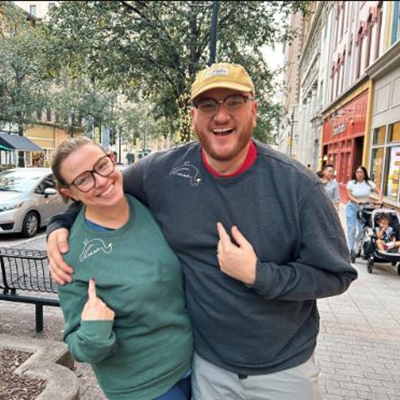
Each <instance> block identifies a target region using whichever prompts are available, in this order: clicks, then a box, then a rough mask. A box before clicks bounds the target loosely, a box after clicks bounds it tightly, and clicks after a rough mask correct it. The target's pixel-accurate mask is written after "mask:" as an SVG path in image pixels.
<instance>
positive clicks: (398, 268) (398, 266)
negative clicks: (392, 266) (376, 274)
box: [397, 263, 400, 275]
mask: <svg viewBox="0 0 400 400" xmlns="http://www.w3.org/2000/svg"><path fill="white" fill-rule="evenodd" d="M397 275H400V263H398V264H397Z"/></svg>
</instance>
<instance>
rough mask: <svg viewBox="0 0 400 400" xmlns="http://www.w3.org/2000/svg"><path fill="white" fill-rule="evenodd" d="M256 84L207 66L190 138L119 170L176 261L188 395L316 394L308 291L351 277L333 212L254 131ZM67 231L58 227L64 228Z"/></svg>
mask: <svg viewBox="0 0 400 400" xmlns="http://www.w3.org/2000/svg"><path fill="white" fill-rule="evenodd" d="M255 95H256V92H255V89H254V85H253V82H252V80H251V78H250V76H249V75H248V73H247V72H246V70H245V69H244V68H243V67H242V66H240V65H236V64H228V63H220V64H214V65H212V66H211V67H209V68H206V69H204V70H202V71H201V72H200V73H199V74H198V75H197V78H196V80H195V82H194V83H193V85H192V91H191V102H192V108H191V116H192V125H193V130H194V132H195V133H196V135H197V138H198V141H199V142H198V143H197V142H196V143H190V144H186V145H184V146H179V147H177V148H175V149H172V150H169V151H166V152H160V153H155V154H153V155H150V156H148V157H145V158H144V159H142V160H140V161H139V162H137V163H135V164H133V165H132V166H130V167H129V168H128V169H126V170H125V171H124V185H125V191H126V192H127V193H134V194H135V196H137V197H138V198H139V199H140V200H141V201H142V202H144V203H145V204H146V205H148V206H149V208H150V209H151V210H152V211H153V213H154V215H155V217H156V219H157V220H158V222H159V223H160V226H161V228H162V230H163V232H164V234H165V237H166V239H167V241H168V242H169V244H170V245H171V247H172V248H173V249H174V250H175V251H176V253H177V254H178V256H179V258H180V259H181V261H182V263H183V268H184V273H185V291H186V299H187V305H188V310H189V315H190V318H191V322H192V326H193V330H194V343H195V355H194V360H193V374H192V385H193V398H194V399H195V400H210V399H217V398H218V399H237V398H239V397H240V398H241V399H248V400H250V399H251V400H254V399H267V398H268V399H274V400H287V399H299V400H317V399H318V400H319V399H321V395H320V393H319V391H318V373H319V368H318V367H317V365H316V364H315V362H314V350H315V346H316V343H317V335H318V331H319V314H318V309H317V301H316V300H317V299H320V298H324V297H329V296H334V295H338V294H340V293H342V292H344V291H345V290H346V289H347V288H348V287H349V285H350V283H351V282H352V281H353V280H354V279H356V277H357V272H356V271H355V270H354V268H352V267H351V265H350V260H349V256H348V251H347V247H346V240H345V237H344V234H343V230H342V227H341V225H340V221H339V218H338V215H337V213H336V211H335V209H334V207H333V206H332V203H331V201H330V200H329V199H328V197H327V196H326V194H325V193H324V188H323V186H322V185H321V182H320V180H319V178H318V177H317V176H316V175H315V174H314V173H312V172H311V171H308V170H307V168H306V167H305V166H303V165H301V164H300V163H299V162H297V161H295V160H293V159H292V158H290V157H287V156H285V155H283V154H281V153H278V152H276V151H274V150H273V149H271V148H270V147H269V146H266V145H264V144H261V143H259V142H257V141H255V140H254V139H253V138H252V135H253V131H254V128H255V127H256V123H257V101H256V98H255ZM73 219H74V212H73V210H71V209H70V210H69V212H68V213H67V214H65V215H62V216H60V217H57V218H55V219H53V221H52V223H51V224H50V226H49V229H48V232H49V237H48V253H49V259H50V264H51V270H52V274H53V277H54V278H55V279H56V280H57V281H58V282H60V283H64V282H68V281H70V279H71V278H70V275H69V274H70V273H71V272H72V270H71V268H69V267H68V266H67V265H66V264H65V262H64V261H63V259H62V256H61V255H60V250H61V251H62V252H64V253H65V252H66V251H67V249H68V245H67V237H68V231H67V229H65V228H69V225H70V223H71V221H72V220H73ZM62 227H64V228H62Z"/></svg>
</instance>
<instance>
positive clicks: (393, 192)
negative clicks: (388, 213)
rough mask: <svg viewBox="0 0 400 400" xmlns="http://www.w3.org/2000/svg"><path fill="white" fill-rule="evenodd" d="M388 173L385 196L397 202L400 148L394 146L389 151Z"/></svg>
mask: <svg viewBox="0 0 400 400" xmlns="http://www.w3.org/2000/svg"><path fill="white" fill-rule="evenodd" d="M388 153H389V157H388V162H387V167H386V170H387V173H386V177H387V179H386V182H385V191H384V195H385V196H387V197H389V198H391V199H393V200H397V196H398V194H399V172H400V147H399V146H394V147H391V148H390V151H388Z"/></svg>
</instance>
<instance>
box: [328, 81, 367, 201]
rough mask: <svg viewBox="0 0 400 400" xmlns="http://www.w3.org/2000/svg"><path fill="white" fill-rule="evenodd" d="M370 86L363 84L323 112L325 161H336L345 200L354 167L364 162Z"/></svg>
mask: <svg viewBox="0 0 400 400" xmlns="http://www.w3.org/2000/svg"><path fill="white" fill-rule="evenodd" d="M368 93H369V89H368V88H366V89H365V88H364V90H363V91H361V92H360V91H358V92H357V94H356V95H355V96H354V97H353V98H351V100H348V101H347V102H344V103H342V104H341V105H340V106H338V107H337V108H336V109H335V110H334V111H331V112H330V113H329V112H328V113H327V114H326V115H325V116H324V123H323V134H322V165H325V164H333V165H334V167H335V170H336V179H337V181H338V183H339V188H340V196H341V199H342V201H346V200H347V191H346V185H347V182H348V181H349V180H350V179H351V177H352V175H353V172H354V170H355V168H357V166H358V165H361V164H362V160H363V150H364V137H365V130H366V119H367V108H368Z"/></svg>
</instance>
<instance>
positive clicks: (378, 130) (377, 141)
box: [367, 43, 400, 207]
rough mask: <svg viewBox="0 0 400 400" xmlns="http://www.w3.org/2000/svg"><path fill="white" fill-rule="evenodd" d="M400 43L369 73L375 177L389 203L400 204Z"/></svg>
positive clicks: (372, 156) (373, 172)
mask: <svg viewBox="0 0 400 400" xmlns="http://www.w3.org/2000/svg"><path fill="white" fill-rule="evenodd" d="M399 65H400V43H396V44H395V45H394V46H393V47H392V48H391V49H390V50H389V51H387V52H386V53H385V54H384V55H383V56H382V57H381V58H380V59H378V60H377V62H375V63H374V64H373V65H372V66H371V67H370V68H369V69H368V70H367V73H368V74H369V75H370V77H371V79H373V82H374V86H373V95H374V102H373V109H372V122H371V127H372V138H371V153H370V163H369V168H370V173H371V179H373V180H374V182H375V183H376V184H377V185H378V186H379V187H380V188H381V189H382V191H383V195H384V201H385V203H389V204H390V205H392V206H396V207H399V206H400V204H399V202H400V193H399V174H400V67H399Z"/></svg>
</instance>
